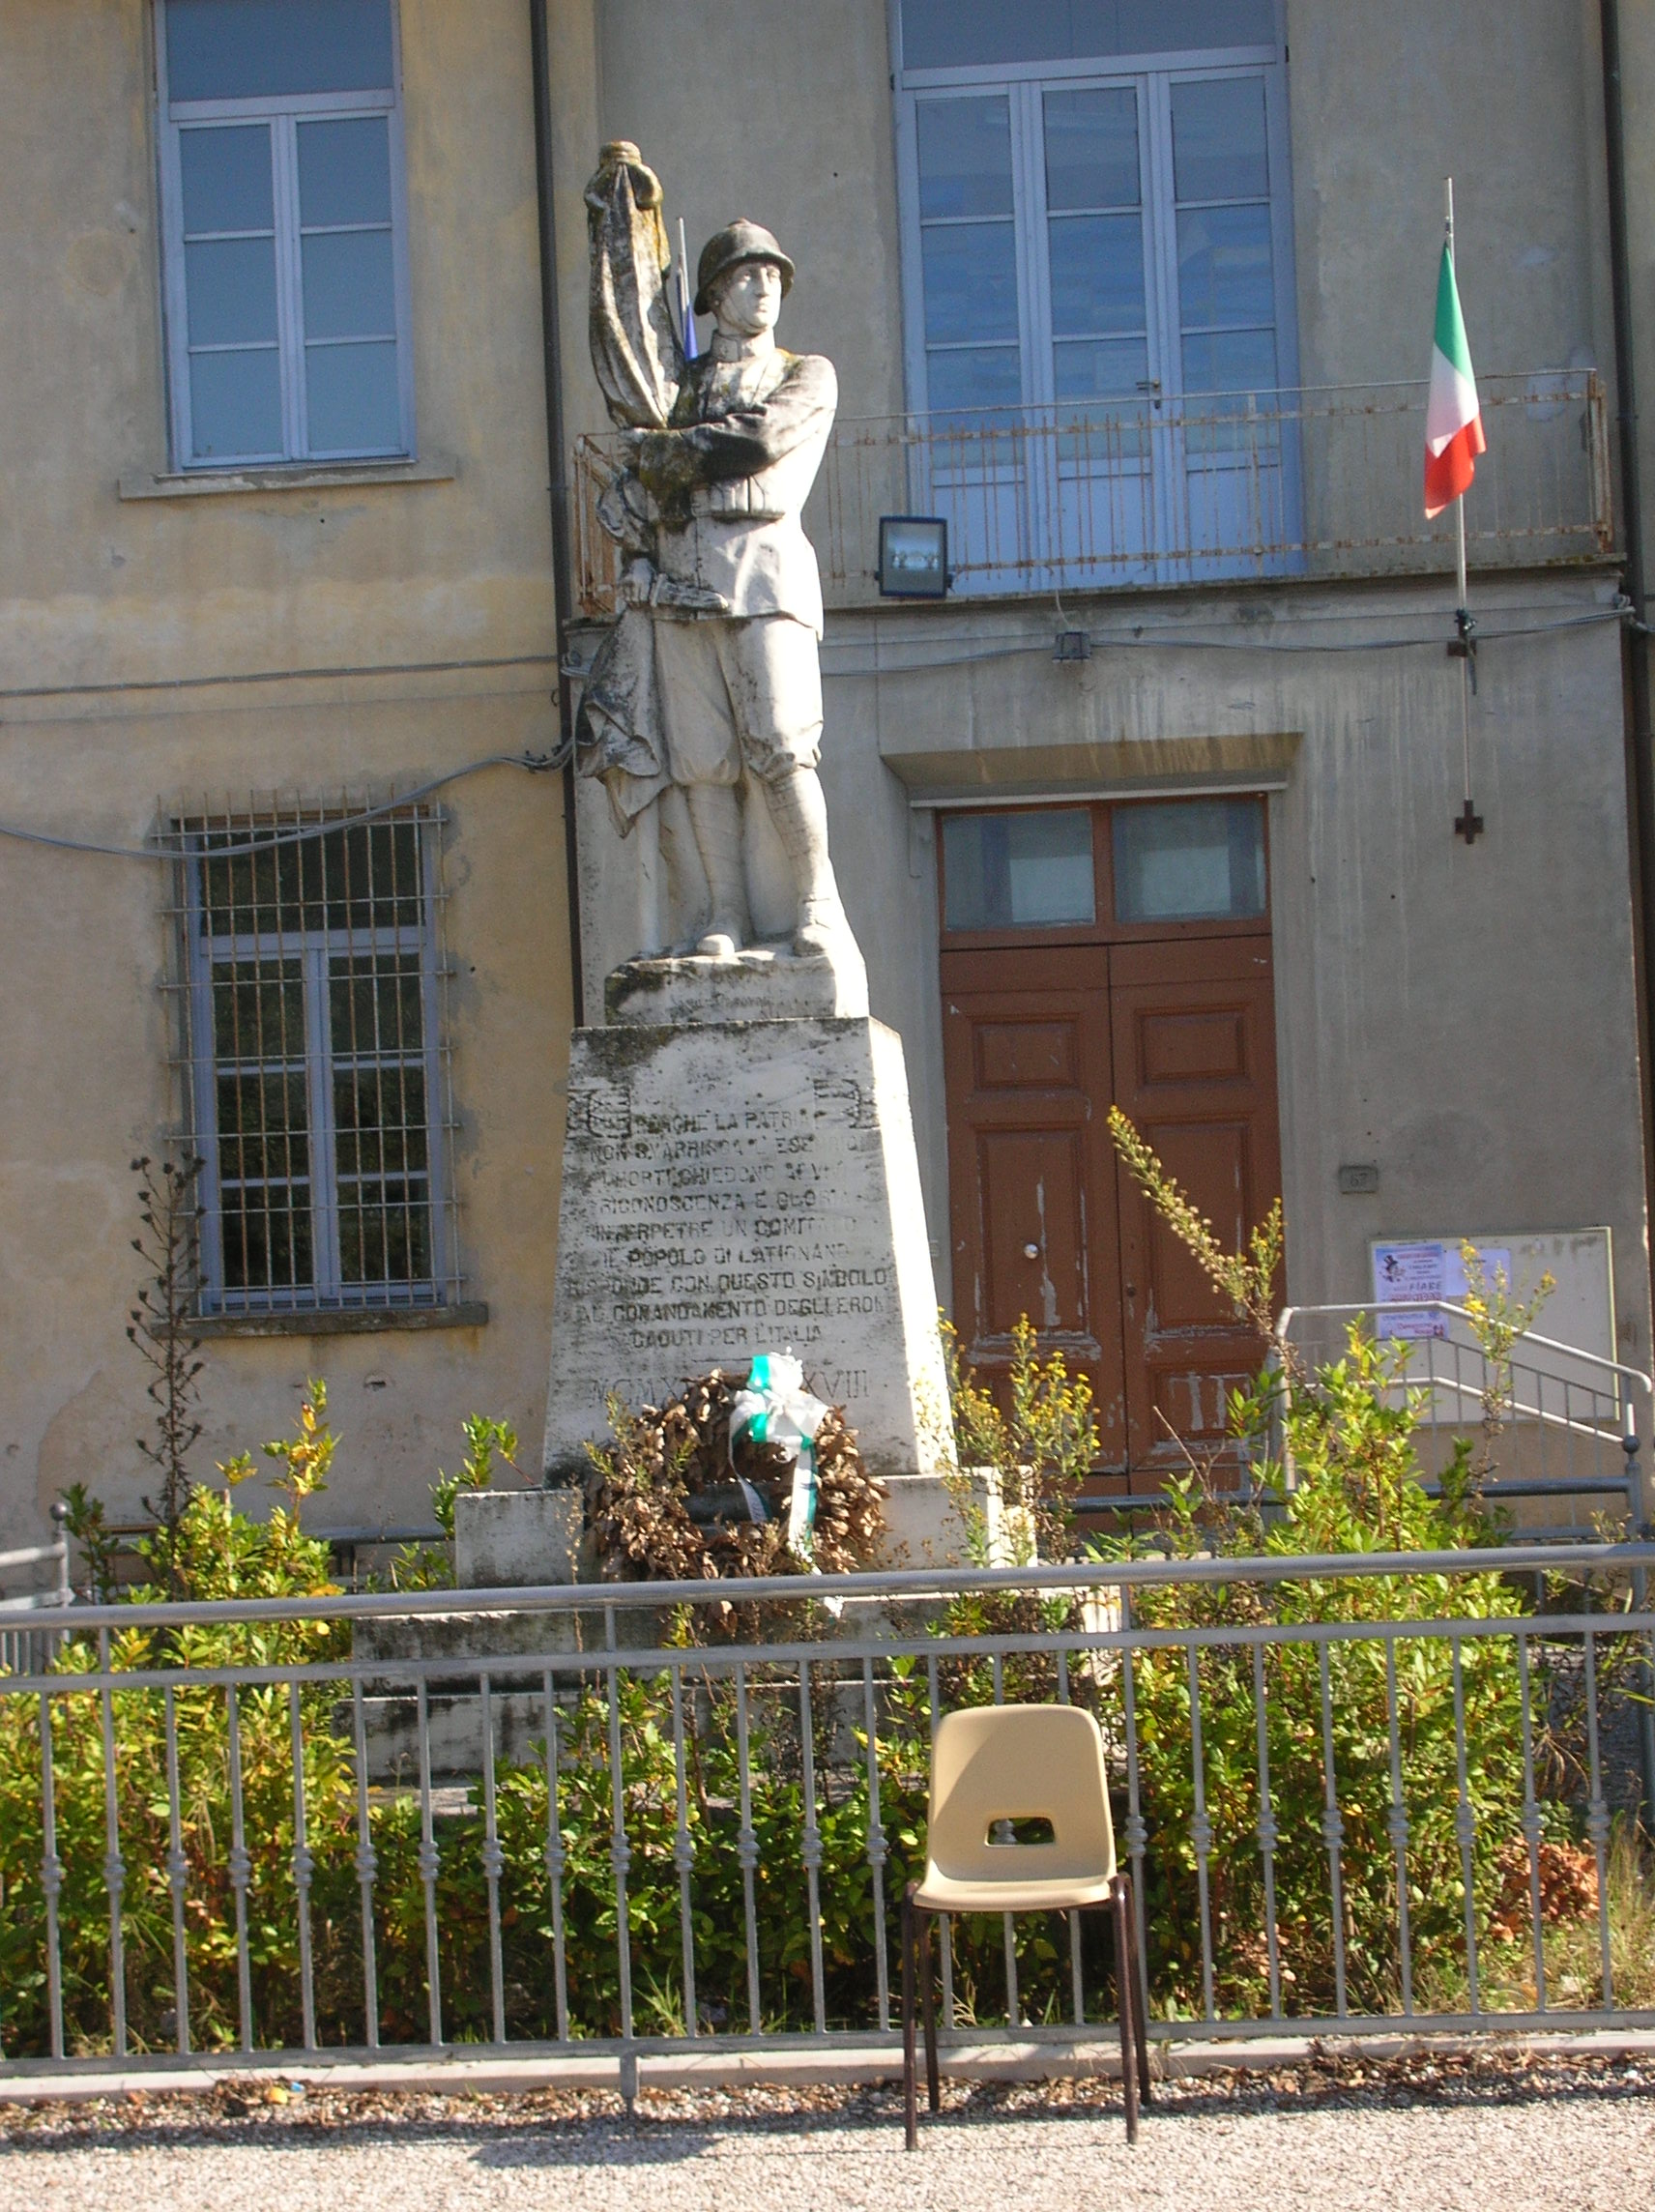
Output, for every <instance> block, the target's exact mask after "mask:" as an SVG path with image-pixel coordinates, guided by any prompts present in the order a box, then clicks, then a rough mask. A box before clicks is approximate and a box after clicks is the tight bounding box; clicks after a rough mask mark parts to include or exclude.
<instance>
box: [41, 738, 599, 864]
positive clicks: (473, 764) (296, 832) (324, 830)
mask: <svg viewBox="0 0 1655 2212" xmlns="http://www.w3.org/2000/svg"><path fill="white" fill-rule="evenodd" d="M562 751H563V747H562V746H561V745H560V746H559V748H558V750H557V752H550V753H489V754H487V755H486V756H485V757H484V758H483V759H481V760H475V761H468V762H467V763H466V765H465V767H464V768H454V769H450V770H449V771H448V772H447V773H446V774H444V775H434V776H432V777H431V779H430V780H429V782H427V783H421V784H417V785H416V786H415V787H414V789H413V790H412V791H404V792H399V793H398V794H397V796H396V797H395V798H394V799H386V800H381V801H380V803H379V804H378V805H377V806H364V807H361V808H359V810H358V811H357V812H356V813H354V814H334V815H330V816H329V817H328V819H327V820H326V821H325V822H312V823H307V824H305V825H304V826H303V827H301V828H300V829H276V830H273V831H272V832H271V834H270V835H269V836H268V837H258V838H255V839H253V840H252V841H251V842H249V843H247V844H243V845H215V846H214V848H213V858H214V859H216V860H240V859H247V858H248V857H249V856H250V855H252V854H255V853H268V852H271V851H273V850H274V849H275V848H276V846H278V845H303V844H305V843H308V842H309V841H310V840H312V839H314V838H318V837H336V836H337V835H338V833H339V831H340V830H341V829H357V828H359V827H360V826H361V825H362V824H363V823H365V822H378V821H380V820H382V819H383V818H384V816H386V815H388V814H400V813H401V812H402V810H403V808H404V807H407V806H415V805H418V803H419V802H420V800H421V799H429V798H430V796H431V794H432V792H434V791H442V790H444V789H446V787H447V786H448V785H449V784H450V783H458V782H459V781H460V780H461V779H462V778H463V777H465V776H468V775H477V774H479V773H480V772H481V771H482V770H483V769H488V768H520V769H525V770H527V771H528V772H529V773H530V774H531V775H549V774H551V773H553V772H555V771H557V770H558V769H559V768H561V767H562V766H563V762H562V760H561V759H560V757H559V755H560V754H561V753H562ZM0 837H14V838H16V839H17V840H18V841H19V842H20V843H22V844H25V845H50V846H53V847H55V848H56V849H57V850H58V851H59V852H64V853H97V854H101V855H102V857H103V859H109V860H176V859H181V858H182V857H183V855H184V852H185V850H186V848H185V847H183V846H180V845H169V844H162V843H157V844H155V845H97V844H92V843H90V842H89V841H87V840H86V839H84V838H80V837H59V836H56V835H54V834H53V833H52V832H51V831H50V830H46V829H23V828H22V827H21V825H20V824H17V823H15V822H0Z"/></svg>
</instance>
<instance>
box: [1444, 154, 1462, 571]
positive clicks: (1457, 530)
mask: <svg viewBox="0 0 1655 2212" xmlns="http://www.w3.org/2000/svg"><path fill="white" fill-rule="evenodd" d="M1442 221H1443V229H1444V231H1445V233H1446V235H1447V240H1448V257H1449V259H1450V260H1453V258H1454V180H1453V178H1452V177H1444V178H1443V180H1442ZM1454 280H1455V283H1456V284H1458V282H1459V280H1460V270H1459V265H1458V264H1457V263H1456V265H1455V269H1454ZM1454 554H1455V580H1456V581H1457V583H1458V584H1459V587H1460V600H1459V610H1460V613H1461V614H1462V615H1464V614H1465V612H1466V495H1465V493H1464V492H1462V493H1461V494H1460V496H1459V498H1458V499H1457V500H1455V502H1454Z"/></svg>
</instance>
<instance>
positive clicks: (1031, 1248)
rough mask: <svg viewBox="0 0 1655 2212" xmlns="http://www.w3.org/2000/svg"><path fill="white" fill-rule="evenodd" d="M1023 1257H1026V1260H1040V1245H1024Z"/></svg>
mask: <svg viewBox="0 0 1655 2212" xmlns="http://www.w3.org/2000/svg"><path fill="white" fill-rule="evenodd" d="M1023 1257H1024V1258H1025V1259H1026V1260H1038V1259H1039V1257H1040V1247H1039V1245H1038V1244H1025V1245H1024V1247H1023Z"/></svg>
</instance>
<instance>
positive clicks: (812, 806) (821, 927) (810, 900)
mask: <svg viewBox="0 0 1655 2212" xmlns="http://www.w3.org/2000/svg"><path fill="white" fill-rule="evenodd" d="M765 794H766V797H767V798H768V799H769V808H770V819H771V821H772V822H774V824H775V826H776V834H777V836H778V837H780V839H781V842H782V849H783V851H784V852H785V853H786V855H787V857H788V859H789V861H790V862H791V863H792V867H793V880H794V885H795V888H797V890H798V922H797V925H796V927H795V929H794V933H793V949H794V950H795V952H797V953H799V954H802V955H809V954H811V953H817V952H828V951H831V949H832V946H833V941H834V939H835V938H836V937H838V936H840V935H842V934H843V933H844V932H846V931H848V930H849V928H850V926H851V925H850V923H849V922H848V921H847V919H846V918H845V909H844V907H843V905H842V904H841V903H840V899H839V886H838V883H837V881H836V880H835V878H834V875H833V862H832V860H831V859H830V858H829V856H828V852H827V800H826V799H824V797H823V796H822V781H821V778H820V777H819V776H818V775H817V773H816V771H815V770H814V769H813V768H796V769H792V770H790V771H789V772H788V773H787V774H786V775H782V776H777V777H776V778H775V779H774V780H773V781H772V782H769V783H767V784H766V786H765Z"/></svg>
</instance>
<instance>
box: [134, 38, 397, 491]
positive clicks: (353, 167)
mask: <svg viewBox="0 0 1655 2212" xmlns="http://www.w3.org/2000/svg"><path fill="white" fill-rule="evenodd" d="M156 17H157V29H158V38H157V45H158V53H159V61H160V97H161V126H162V127H161V132H160V139H161V188H162V189H161V198H162V207H163V213H164V218H165V229H166V279H167V283H166V291H167V298H166V306H167V338H168V348H167V350H168V362H169V369H170V380H171V396H172V432H173V449H174V456H175V460H176V463H177V465H178V466H180V467H181V468H185V469H212V468H225V467H246V466H247V465H249V464H254V463H266V464H268V463H274V462H282V461H334V460H364V459H380V458H386V459H390V458H395V457H397V456H399V455H403V454H407V453H411V452H412V451H413V393H412V380H411V374H410V365H411V364H410V353H409V330H408V278H407V251H406V237H405V227H406V226H405V219H404V214H403V186H402V143H401V115H400V105H399V95H398V72H397V66H396V22H395V15H394V11H393V7H392V0H159V5H158V7H157V11H156Z"/></svg>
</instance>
